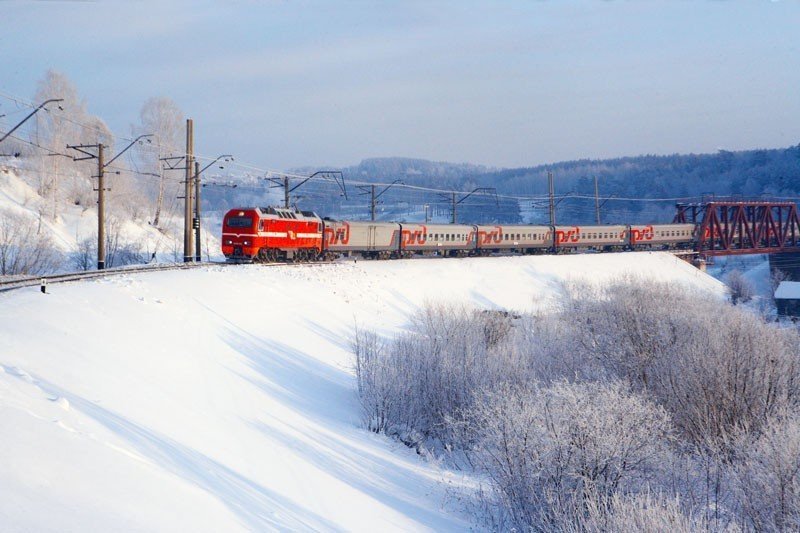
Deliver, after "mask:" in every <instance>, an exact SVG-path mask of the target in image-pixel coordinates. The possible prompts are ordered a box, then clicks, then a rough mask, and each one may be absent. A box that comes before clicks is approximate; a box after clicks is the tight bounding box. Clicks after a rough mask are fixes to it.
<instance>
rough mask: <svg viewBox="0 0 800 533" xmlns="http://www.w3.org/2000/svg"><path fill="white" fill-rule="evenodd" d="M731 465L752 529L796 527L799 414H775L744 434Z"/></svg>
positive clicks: (799, 525)
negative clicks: (753, 431) (737, 458)
mask: <svg viewBox="0 0 800 533" xmlns="http://www.w3.org/2000/svg"><path fill="white" fill-rule="evenodd" d="M738 452H739V455H740V458H741V462H740V463H739V464H737V465H736V466H735V471H736V473H737V476H738V481H739V484H738V485H739V487H738V488H739V491H738V492H739V502H740V505H741V508H742V513H743V515H744V516H745V518H746V519H747V521H748V523H749V525H750V526H751V527H752V528H753V529H754V530H756V531H798V530H800V416H798V415H797V414H790V415H783V416H778V417H775V418H774V419H772V420H771V421H770V423H769V424H767V425H766V427H765V428H764V430H763V431H762V433H761V435H759V436H758V437H755V438H753V437H752V436H751V435H746V436H744V438H743V440H742V442H741V443H740V448H739V449H738Z"/></svg>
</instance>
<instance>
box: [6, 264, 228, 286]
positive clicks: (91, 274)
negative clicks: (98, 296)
mask: <svg viewBox="0 0 800 533" xmlns="http://www.w3.org/2000/svg"><path fill="white" fill-rule="evenodd" d="M227 264H228V263H223V262H214V261H209V262H205V263H167V264H157V265H142V266H124V267H117V268H106V269H103V270H87V271H85V272H68V273H64V274H48V275H42V276H24V277H15V278H13V279H5V280H3V279H2V278H0V292H5V291H12V290H15V289H22V288H25V287H36V286H39V285H41V284H42V281H43V280H44V281H45V282H46V283H47V284H48V285H50V284H56V283H66V282H68V281H79V280H85V279H95V278H105V277H109V276H120V275H123V274H137V273H140V272H162V271H165V270H188V269H191V268H198V267H201V266H208V265H215V266H224V265H227Z"/></svg>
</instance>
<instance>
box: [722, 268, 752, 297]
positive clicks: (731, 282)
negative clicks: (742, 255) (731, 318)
mask: <svg viewBox="0 0 800 533" xmlns="http://www.w3.org/2000/svg"><path fill="white" fill-rule="evenodd" d="M726 281H727V285H728V288H729V289H730V291H731V303H733V305H736V304H738V303H747V302H749V301H750V300H752V299H753V295H754V294H755V290H754V289H753V284H752V283H750V281H749V280H748V279H747V278H746V277H744V274H742V271H741V270H732V271H731V272H730V273H729V274H728V276H727V277H726Z"/></svg>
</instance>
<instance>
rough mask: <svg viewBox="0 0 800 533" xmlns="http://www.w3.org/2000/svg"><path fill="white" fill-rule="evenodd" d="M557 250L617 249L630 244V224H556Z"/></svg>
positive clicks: (555, 240) (555, 241)
mask: <svg viewBox="0 0 800 533" xmlns="http://www.w3.org/2000/svg"><path fill="white" fill-rule="evenodd" d="M554 230H555V239H554V245H555V248H556V250H557V251H558V250H564V249H586V250H616V249H620V250H621V249H623V248H625V247H626V246H628V226H611V225H609V226H555V228H554Z"/></svg>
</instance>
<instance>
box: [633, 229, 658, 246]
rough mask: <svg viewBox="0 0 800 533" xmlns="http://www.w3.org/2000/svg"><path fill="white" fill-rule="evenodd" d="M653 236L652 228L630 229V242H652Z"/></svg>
mask: <svg viewBox="0 0 800 533" xmlns="http://www.w3.org/2000/svg"><path fill="white" fill-rule="evenodd" d="M654 236H655V231H654V230H653V226H645V227H644V228H641V229H637V228H631V242H633V243H637V242H639V241H652V240H653V237H654Z"/></svg>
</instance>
